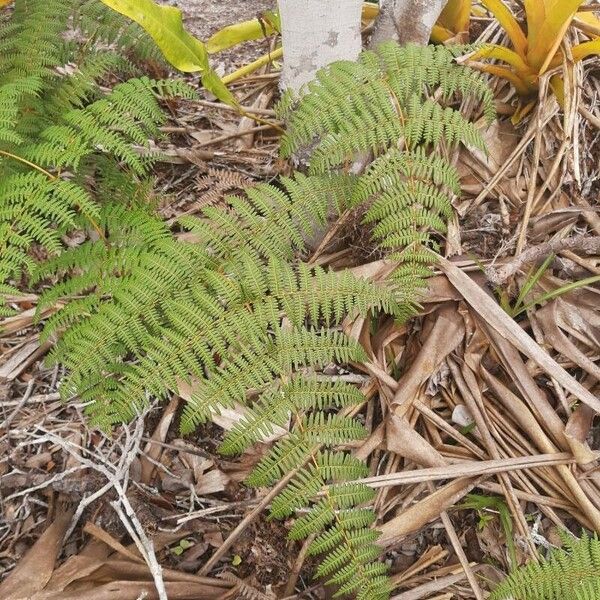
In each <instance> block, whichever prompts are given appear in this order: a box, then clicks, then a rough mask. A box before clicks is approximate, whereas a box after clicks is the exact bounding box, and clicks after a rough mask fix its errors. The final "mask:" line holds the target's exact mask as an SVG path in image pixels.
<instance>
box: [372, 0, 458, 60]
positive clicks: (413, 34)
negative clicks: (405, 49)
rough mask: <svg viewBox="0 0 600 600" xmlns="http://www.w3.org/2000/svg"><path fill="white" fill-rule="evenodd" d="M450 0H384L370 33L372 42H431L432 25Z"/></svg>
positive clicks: (373, 43) (373, 44)
mask: <svg viewBox="0 0 600 600" xmlns="http://www.w3.org/2000/svg"><path fill="white" fill-rule="evenodd" d="M446 1H447V0H385V2H384V3H383V6H382V8H381V12H380V13H379V16H378V17H377V21H376V23H375V29H374V30H373V34H372V35H371V42H370V46H371V47H372V48H374V47H376V46H377V45H378V44H381V43H382V42H386V41H388V40H395V41H396V42H399V43H400V44H403V45H404V44H409V43H414V44H419V45H421V46H424V45H425V44H427V43H428V42H429V37H430V35H431V29H432V27H433V26H434V24H435V22H436V21H437V19H438V17H439V16H440V13H441V12H442V9H443V8H444V6H445V5H446Z"/></svg>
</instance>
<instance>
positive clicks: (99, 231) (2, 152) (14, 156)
mask: <svg viewBox="0 0 600 600" xmlns="http://www.w3.org/2000/svg"><path fill="white" fill-rule="evenodd" d="M0 155H1V156H6V157H7V158H10V159H12V160H16V161H17V162H20V163H22V164H24V165H27V166H28V167H31V168H32V169H35V170H36V171H38V172H40V173H42V175H45V176H46V177H48V179H50V180H52V181H56V180H57V179H58V177H57V176H56V175H53V174H52V173H50V171H46V169H44V168H43V167H40V165H36V164H35V163H33V162H31V161H30V160H27V159H26V158H23V157H22V156H19V155H18V154H13V153H12V152H7V151H6V150H0ZM85 218H86V219H87V220H88V221H89V222H90V225H91V226H92V227H93V229H94V231H95V232H96V233H97V234H98V237H99V238H100V239H101V240H102V241H103V242H104V245H105V246H107V247H108V245H109V244H108V240H107V239H106V235H104V231H102V229H101V228H100V226H99V225H98V223H96V221H95V220H94V219H93V218H92V217H90V216H89V215H86V216H85Z"/></svg>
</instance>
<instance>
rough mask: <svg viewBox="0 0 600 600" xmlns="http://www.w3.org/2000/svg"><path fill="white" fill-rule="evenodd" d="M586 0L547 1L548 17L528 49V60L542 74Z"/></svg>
mask: <svg viewBox="0 0 600 600" xmlns="http://www.w3.org/2000/svg"><path fill="white" fill-rule="evenodd" d="M583 1H584V0H554V1H548V2H547V3H546V18H545V19H544V23H543V27H542V28H541V30H540V31H539V32H538V35H537V37H536V41H535V44H533V45H530V47H529V49H528V50H527V62H528V63H529V64H530V65H531V67H532V68H533V69H535V70H536V71H537V72H538V74H540V75H542V74H543V73H544V72H545V71H546V69H547V68H548V65H549V64H550V62H551V61H552V59H553V58H554V55H555V54H556V51H557V50H558V47H559V46H560V43H561V42H562V39H563V37H564V35H565V33H566V31H567V28H568V27H569V25H570V24H571V20H572V19H573V17H574V16H575V13H576V12H577V9H578V8H579V7H580V6H581V5H582V4H583Z"/></svg>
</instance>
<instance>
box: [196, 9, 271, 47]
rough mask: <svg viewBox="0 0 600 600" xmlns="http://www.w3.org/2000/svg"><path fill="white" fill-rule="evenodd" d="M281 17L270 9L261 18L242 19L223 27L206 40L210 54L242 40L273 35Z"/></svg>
mask: <svg viewBox="0 0 600 600" xmlns="http://www.w3.org/2000/svg"><path fill="white" fill-rule="evenodd" d="M278 21H279V17H278V16H277V15H276V14H275V13H272V12H270V11H269V14H265V15H264V16H261V18H256V19H252V20H250V21H242V22H241V23H235V24H234V25H228V26H227V27H223V29H220V30H219V31H217V32H216V33H215V34H213V35H212V36H211V37H210V38H209V39H208V41H207V42H206V49H207V50H208V52H209V54H214V53H215V52H221V50H226V49H227V48H231V47H232V46H236V45H237V44H241V43H242V42H248V41H250V40H259V39H261V38H264V37H265V35H272V34H273V33H275V32H276V31H277V30H278V28H279V22H278Z"/></svg>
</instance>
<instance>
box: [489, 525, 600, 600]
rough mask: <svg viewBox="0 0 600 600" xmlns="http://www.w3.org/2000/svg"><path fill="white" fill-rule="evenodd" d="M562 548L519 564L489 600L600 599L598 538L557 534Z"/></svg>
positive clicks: (595, 535)
mask: <svg viewBox="0 0 600 600" xmlns="http://www.w3.org/2000/svg"><path fill="white" fill-rule="evenodd" d="M561 538H562V541H563V545H564V547H563V548H558V549H553V550H551V551H550V553H549V555H548V558H546V559H544V560H542V561H541V562H532V563H530V564H528V565H525V566H524V567H519V568H518V569H516V570H515V571H513V572H512V573H510V574H509V576H508V577H507V578H506V579H505V580H504V581H503V582H502V583H501V584H500V585H499V586H498V587H497V588H496V589H495V590H494V591H493V592H492V595H491V596H490V600H597V599H598V598H600V540H599V539H598V535H597V534H594V535H593V536H590V535H588V534H587V533H584V534H583V536H582V537H581V539H576V538H573V537H572V536H571V534H569V533H563V534H562V535H561Z"/></svg>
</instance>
